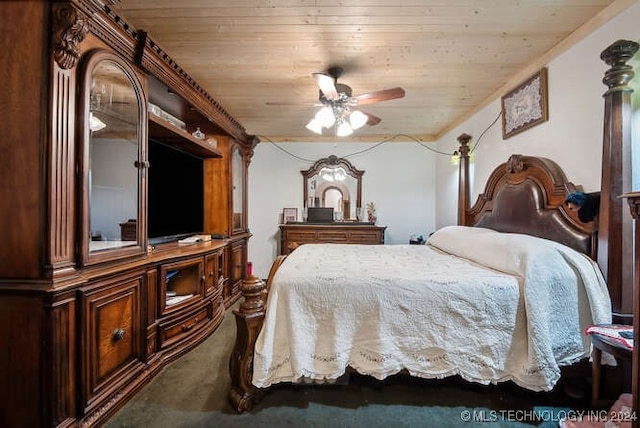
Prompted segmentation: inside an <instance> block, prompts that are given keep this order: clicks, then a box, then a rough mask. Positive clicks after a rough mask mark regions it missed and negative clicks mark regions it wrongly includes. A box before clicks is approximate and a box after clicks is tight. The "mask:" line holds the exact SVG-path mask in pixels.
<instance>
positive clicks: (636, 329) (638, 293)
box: [623, 192, 640, 428]
mask: <svg viewBox="0 0 640 428" xmlns="http://www.w3.org/2000/svg"><path fill="white" fill-rule="evenodd" d="M623 197H624V198H626V199H627V202H628V204H629V209H630V210H631V217H632V218H633V221H634V223H635V233H634V251H636V252H637V251H640V192H635V193H627V194H624V195H623ZM636 254H637V253H636ZM633 343H640V258H639V257H636V258H635V260H634V264H633ZM631 355H632V357H631V371H632V378H631V394H632V396H633V413H632V415H634V416H637V415H638V412H640V347H638V346H634V347H633V352H632V354H631ZM639 425H640V421H638V420H637V418H636V419H633V421H632V427H633V428H637V427H638V426H639Z"/></svg>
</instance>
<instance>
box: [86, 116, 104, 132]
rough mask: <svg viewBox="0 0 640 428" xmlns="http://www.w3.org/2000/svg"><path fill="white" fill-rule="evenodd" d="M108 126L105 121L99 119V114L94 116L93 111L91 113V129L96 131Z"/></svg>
mask: <svg viewBox="0 0 640 428" xmlns="http://www.w3.org/2000/svg"><path fill="white" fill-rule="evenodd" d="M106 126H107V125H106V124H105V123H104V122H103V121H101V120H100V119H98V117H97V116H94V114H93V112H91V113H89V129H91V130H92V131H94V132H95V131H99V130H101V129H103V128H104V127H106Z"/></svg>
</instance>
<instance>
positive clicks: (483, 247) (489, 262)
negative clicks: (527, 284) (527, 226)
mask: <svg viewBox="0 0 640 428" xmlns="http://www.w3.org/2000/svg"><path fill="white" fill-rule="evenodd" d="M427 244H428V245H431V246H433V247H435V248H438V249H440V250H442V251H444V252H446V253H449V254H452V255H454V256H458V257H462V258H465V259H468V260H471V261H473V262H475V263H479V264H481V265H484V266H487V267H490V268H492V269H496V270H499V271H501V272H506V273H509V274H512V275H524V274H525V272H526V268H527V264H529V262H531V261H532V260H534V259H535V256H536V255H540V254H543V253H549V252H550V251H552V250H553V249H554V248H557V245H560V244H557V243H556V242H553V241H549V240H546V239H542V238H537V237H535V236H530V235H524V234H519V233H501V232H496V231H495V230H492V229H485V228H481V227H468V226H447V227H444V228H442V229H440V230H438V231H437V232H435V233H434V234H433V235H431V237H429V240H428V241H427ZM567 249H569V248H568V247H567Z"/></svg>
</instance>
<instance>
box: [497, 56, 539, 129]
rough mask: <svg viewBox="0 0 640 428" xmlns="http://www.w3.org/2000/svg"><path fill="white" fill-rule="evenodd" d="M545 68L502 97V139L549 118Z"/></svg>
mask: <svg viewBox="0 0 640 428" xmlns="http://www.w3.org/2000/svg"><path fill="white" fill-rule="evenodd" d="M548 112H549V108H548V101H547V69H546V68H542V69H540V71H538V72H537V73H536V74H535V75H533V76H531V77H530V78H529V79H527V80H526V81H524V82H523V83H521V84H520V85H518V86H517V87H516V88H515V89H513V90H511V91H510V92H509V93H507V94H506V95H504V96H503V97H502V139H505V140H506V139H507V138H509V137H511V136H513V135H516V134H518V133H520V132H522V131H524V130H526V129H529V128H531V127H532V126H535V125H538V124H540V123H542V122H545V121H547V120H548V119H549V113H548Z"/></svg>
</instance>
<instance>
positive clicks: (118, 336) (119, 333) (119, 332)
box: [111, 328, 125, 342]
mask: <svg viewBox="0 0 640 428" xmlns="http://www.w3.org/2000/svg"><path fill="white" fill-rule="evenodd" d="M124 333H125V331H124V329H122V328H116V329H115V330H113V336H112V337H111V338H112V339H113V341H114V342H118V341H120V340H122V339H124Z"/></svg>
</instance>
